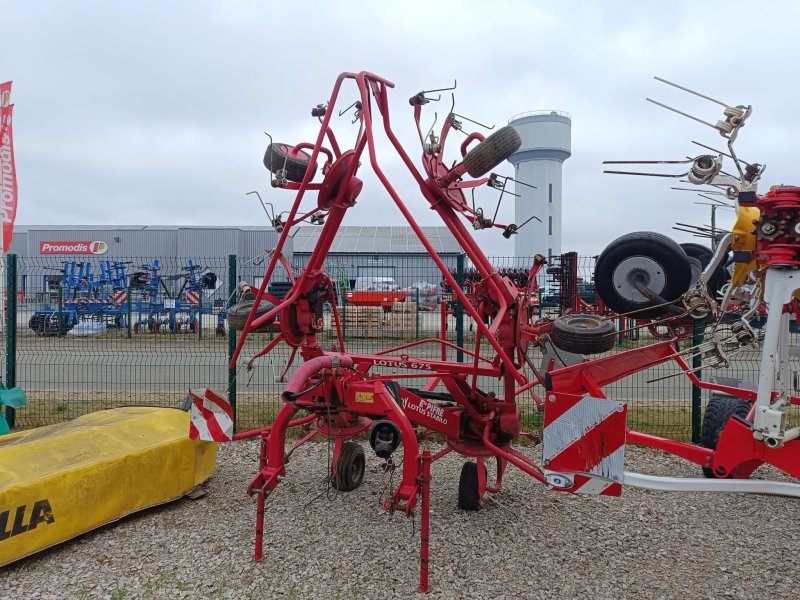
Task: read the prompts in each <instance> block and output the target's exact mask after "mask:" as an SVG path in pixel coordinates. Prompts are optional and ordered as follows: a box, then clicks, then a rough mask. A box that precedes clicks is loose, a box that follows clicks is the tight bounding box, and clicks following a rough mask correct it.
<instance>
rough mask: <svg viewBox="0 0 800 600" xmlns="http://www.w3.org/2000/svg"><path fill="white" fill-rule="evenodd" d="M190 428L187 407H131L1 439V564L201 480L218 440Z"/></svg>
mask: <svg viewBox="0 0 800 600" xmlns="http://www.w3.org/2000/svg"><path fill="white" fill-rule="evenodd" d="M188 430H189V414H188V413H186V412H183V411H180V410H175V409H171V408H150V407H130V408H116V409H112V410H105V411H100V412H96V413H91V414H88V415H84V416H82V417H79V418H77V419H74V420H72V421H69V422H67V423H61V424H58V425H51V426H49V427H42V428H40V429H34V430H31V431H22V432H19V433H14V434H10V435H6V436H3V437H0V566H3V565H6V564H8V563H10V562H13V561H15V560H19V559H20V558H24V557H26V556H29V555H30V554H33V553H35V552H38V551H40V550H44V549H45V548H49V547H50V546H53V545H55V544H58V543H60V542H63V541H65V540H68V539H70V538H73V537H75V536H77V535H80V534H82V533H85V532H87V531H90V530H92V529H95V528H96V527H100V526H101V525H105V524H106V523H110V522H112V521H116V520H117V519H120V518H122V517H124V516H126V515H129V514H131V513H134V512H136V511H138V510H142V509H144V508H148V507H151V506H156V505H158V504H163V503H165V502H169V501H171V500H176V499H178V498H180V497H182V496H184V495H185V494H186V493H188V492H190V491H191V490H192V489H193V488H194V487H195V486H197V485H199V484H200V483H202V482H204V481H205V480H207V479H208V478H209V477H210V476H211V475H212V474H213V473H214V468H215V465H216V453H217V451H216V444H215V443H213V442H199V441H194V440H190V439H189V438H188V437H187V435H186V432H187V431H188Z"/></svg>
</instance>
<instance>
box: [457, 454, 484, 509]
mask: <svg viewBox="0 0 800 600" xmlns="http://www.w3.org/2000/svg"><path fill="white" fill-rule="evenodd" d="M480 507H481V494H480V490H479V488H478V463H474V462H472V461H467V462H465V463H464V466H463V467H461V477H459V479H458V508H460V509H461V510H469V511H476V510H479V509H480Z"/></svg>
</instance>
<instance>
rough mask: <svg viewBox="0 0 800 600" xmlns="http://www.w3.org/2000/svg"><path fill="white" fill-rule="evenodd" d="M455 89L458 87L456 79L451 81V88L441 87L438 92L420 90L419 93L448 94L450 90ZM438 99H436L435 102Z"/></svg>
mask: <svg viewBox="0 0 800 600" xmlns="http://www.w3.org/2000/svg"><path fill="white" fill-rule="evenodd" d="M456 87H458V80H457V79H453V87H443V88H439V89H438V90H422V92H421V93H423V94H431V93H433V92H449V91H450V90H454V89H456ZM441 97H442V96H441V94H439V98H441ZM439 98H437V100H438V99H439Z"/></svg>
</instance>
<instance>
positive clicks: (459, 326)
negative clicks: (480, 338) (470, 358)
mask: <svg viewBox="0 0 800 600" xmlns="http://www.w3.org/2000/svg"><path fill="white" fill-rule="evenodd" d="M456 283H458V287H460V288H461V289H464V255H463V254H459V255H458V257H457V258H456ZM453 314H454V315H455V317H456V345H457V346H458V347H459V348H463V347H464V305H463V304H461V300H458V299H456V300H455V303H454V304H453ZM456 360H457V361H458V362H464V352H463V351H461V350H457V351H456Z"/></svg>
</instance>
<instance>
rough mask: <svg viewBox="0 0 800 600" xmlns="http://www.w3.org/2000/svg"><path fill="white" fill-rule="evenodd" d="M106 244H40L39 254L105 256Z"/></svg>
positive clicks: (59, 242) (60, 242)
mask: <svg viewBox="0 0 800 600" xmlns="http://www.w3.org/2000/svg"><path fill="white" fill-rule="evenodd" d="M106 252H108V244H106V243H105V242H62V241H58V242H39V254H105V253H106Z"/></svg>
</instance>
